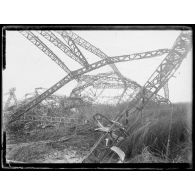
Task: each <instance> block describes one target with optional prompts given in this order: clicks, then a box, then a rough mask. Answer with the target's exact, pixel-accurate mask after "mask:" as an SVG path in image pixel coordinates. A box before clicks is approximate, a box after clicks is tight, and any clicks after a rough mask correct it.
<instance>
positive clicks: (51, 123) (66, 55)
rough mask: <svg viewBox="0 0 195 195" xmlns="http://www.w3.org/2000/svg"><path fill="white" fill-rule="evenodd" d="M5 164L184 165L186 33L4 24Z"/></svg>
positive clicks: (188, 146) (187, 151)
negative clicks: (30, 27)
mask: <svg viewBox="0 0 195 195" xmlns="http://www.w3.org/2000/svg"><path fill="white" fill-rule="evenodd" d="M5 55H6V69H5V70H4V71H3V128H2V131H3V132H5V133H6V162H8V163H9V162H12V163H14V162H15V163H191V161H192V140H191V139H192V121H191V120H192V116H191V115H192V110H191V108H192V31H190V30H183V31H182V30H101V31H100V30H75V31H74V30H73V31H70V30H69V31H66V30H42V31H41V30H18V31H12V30H6V52H5Z"/></svg>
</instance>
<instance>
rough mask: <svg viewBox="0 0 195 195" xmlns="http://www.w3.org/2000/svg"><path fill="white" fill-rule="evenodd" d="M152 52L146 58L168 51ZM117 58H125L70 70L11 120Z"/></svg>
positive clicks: (120, 60)
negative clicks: (65, 86)
mask: <svg viewBox="0 0 195 195" xmlns="http://www.w3.org/2000/svg"><path fill="white" fill-rule="evenodd" d="M147 53H149V52H147ZM151 53H152V55H146V56H145V58H151V57H155V56H160V55H163V54H164V53H167V50H164V49H163V50H160V52H159V50H158V51H155V52H154V51H152V52H151ZM142 54H145V52H142V53H136V54H131V55H128V56H129V57H128V58H129V60H131V59H134V58H135V57H136V56H142ZM131 56H132V57H131ZM116 59H118V62H122V60H123V59H121V58H120V57H119V58H118V57H117V58H116V57H109V58H107V59H103V60H100V61H98V62H95V63H93V64H91V65H89V66H88V67H83V68H80V69H78V70H75V71H72V72H70V73H69V74H68V75H66V76H65V77H64V78H63V79H62V80H60V81H59V82H57V83H56V84H55V85H53V86H52V87H51V88H50V89H48V90H46V91H45V92H44V93H43V94H41V95H40V96H38V97H37V98H36V99H35V100H33V101H31V102H29V103H28V104H27V105H26V106H24V108H23V109H22V111H19V113H18V112H16V113H15V114H13V118H12V119H11V121H13V120H16V119H17V118H18V117H20V116H21V115H22V114H24V113H25V112H27V111H28V110H30V109H31V108H33V107H35V106H36V105H37V104H39V103H40V102H41V101H43V100H44V99H45V98H47V97H48V96H50V95H52V94H53V93H54V92H56V91H57V90H58V89H60V88H61V87H62V86H64V85H65V84H67V83H69V82H70V81H72V80H73V79H78V78H80V76H81V75H83V74H85V73H87V72H90V71H93V70H96V69H98V68H100V67H103V66H105V65H109V64H112V63H113V61H115V62H116V61H117V60H116ZM126 60H127V59H126V58H125V61H126Z"/></svg>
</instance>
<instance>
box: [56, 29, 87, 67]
mask: <svg viewBox="0 0 195 195" xmlns="http://www.w3.org/2000/svg"><path fill="white" fill-rule="evenodd" d="M59 34H60V35H61V36H62V38H63V39H64V40H65V41H66V43H67V44H68V46H69V48H70V49H71V51H72V52H73V53H74V54H75V55H76V56H77V57H78V58H79V59H80V60H81V61H82V62H83V63H84V65H85V66H88V62H87V60H86V58H85V56H84V55H83V54H82V53H81V51H80V50H79V48H78V47H77V46H76V44H75V43H74V41H73V40H72V38H71V37H70V36H68V35H64V34H61V33H59Z"/></svg>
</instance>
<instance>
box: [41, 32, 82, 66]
mask: <svg viewBox="0 0 195 195" xmlns="http://www.w3.org/2000/svg"><path fill="white" fill-rule="evenodd" d="M38 33H39V34H41V35H42V36H43V37H44V38H46V39H47V40H48V41H50V42H51V43H52V44H53V45H55V46H56V47H58V48H59V49H60V50H61V51H63V52H64V53H65V54H66V55H67V56H69V57H70V58H72V59H73V60H75V61H76V62H78V63H79V64H81V65H82V66H85V63H83V61H82V60H81V59H80V58H79V57H78V56H77V55H75V53H73V52H72V51H71V49H70V48H69V47H68V46H67V45H66V44H64V43H63V42H62V41H61V40H60V39H59V38H58V37H57V36H56V35H55V34H54V33H52V32H51V31H38Z"/></svg>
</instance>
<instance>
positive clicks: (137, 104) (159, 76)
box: [111, 31, 192, 128]
mask: <svg viewBox="0 0 195 195" xmlns="http://www.w3.org/2000/svg"><path fill="white" fill-rule="evenodd" d="M191 47H192V35H191V32H190V31H182V32H181V34H180V35H179V36H178V38H177V39H176V41H175V43H174V45H173V47H172V49H171V51H170V53H169V54H168V55H167V56H166V57H165V59H164V60H163V61H162V63H161V64H160V65H159V66H158V67H157V69H156V70H155V71H154V73H153V74H152V75H151V77H150V78H149V79H148V81H147V82H146V84H145V85H144V87H143V88H142V90H140V92H139V93H138V94H137V95H136V97H135V98H134V99H133V101H134V106H133V107H128V108H126V109H125V110H124V111H123V112H121V113H120V114H119V115H118V116H117V117H116V121H119V120H120V119H121V118H122V117H123V116H125V113H126V112H129V115H131V114H133V113H134V112H136V111H137V110H142V108H143V107H144V106H145V105H146V104H147V103H148V102H149V100H150V99H151V98H152V97H153V96H154V95H156V94H157V93H158V91H159V90H160V89H161V88H162V87H163V86H164V85H165V84H166V83H167V82H168V80H169V79H170V78H171V77H172V76H173V74H174V73H175V71H176V70H177V69H178V68H179V67H180V65H181V63H182V61H183V59H184V58H185V57H186V56H187V54H188V52H189V51H190V50H191ZM148 91H150V93H147V92H148ZM156 97H157V96H156ZM143 99H144V101H142V100H143ZM140 100H141V101H140ZM131 105H132V104H131ZM111 128H112V127H111Z"/></svg>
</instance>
